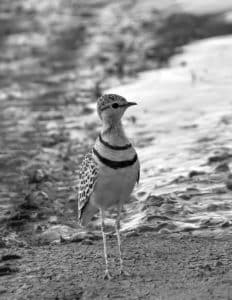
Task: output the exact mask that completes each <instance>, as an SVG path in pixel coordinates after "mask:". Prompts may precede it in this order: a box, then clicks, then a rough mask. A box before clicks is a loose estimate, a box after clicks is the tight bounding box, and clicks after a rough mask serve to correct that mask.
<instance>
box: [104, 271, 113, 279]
mask: <svg viewBox="0 0 232 300" xmlns="http://www.w3.org/2000/svg"><path fill="white" fill-rule="evenodd" d="M103 279H104V280H111V279H112V276H111V275H110V272H109V270H105V274H104V277H103Z"/></svg>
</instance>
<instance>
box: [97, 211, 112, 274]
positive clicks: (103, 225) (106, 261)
mask: <svg viewBox="0 0 232 300" xmlns="http://www.w3.org/2000/svg"><path fill="white" fill-rule="evenodd" d="M100 214H101V232H102V239H103V247H104V257H105V267H106V269H105V275H104V279H111V276H110V273H109V264H108V256H107V247H106V235H105V224H104V212H103V210H102V209H100Z"/></svg>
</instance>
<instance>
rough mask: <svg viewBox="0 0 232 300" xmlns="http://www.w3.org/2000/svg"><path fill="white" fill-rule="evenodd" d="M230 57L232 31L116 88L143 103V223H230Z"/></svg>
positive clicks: (139, 121)
mask: <svg viewBox="0 0 232 300" xmlns="http://www.w3.org/2000/svg"><path fill="white" fill-rule="evenodd" d="M231 60H232V36H226V37H220V38H211V39H208V40H203V41H201V42H195V43H193V44H191V45H189V46H186V47H185V53H184V54H182V55H179V56H176V57H174V58H173V60H172V62H171V68H168V69H162V70H156V71H151V72H145V73H143V74H141V75H140V78H139V79H138V80H137V81H136V82H135V83H133V84H129V85H125V86H121V87H118V88H114V89H111V90H110V91H111V92H115V93H119V94H122V95H125V96H126V97H127V98H128V99H129V100H133V101H135V100H136V101H137V102H138V103H139V105H138V106H137V108H136V110H134V111H133V112H132V111H130V112H128V117H129V118H131V117H132V116H133V118H134V119H136V126H129V124H128V131H129V132H130V135H131V136H132V137H133V138H134V141H135V144H137V147H138V152H139V157H140V160H141V165H142V176H141V186H140V187H139V188H138V191H137V195H138V198H140V197H139V195H140V194H142V195H143V197H142V200H141V201H139V203H138V207H139V208H138V210H141V211H142V212H141V214H138V216H137V217H138V218H139V219H140V222H142V224H143V225H142V226H144V223H145V224H147V225H149V226H151V228H153V227H154V228H157V231H160V230H161V232H163V231H165V230H167V232H169V231H179V230H181V231H182V230H184V231H192V230H194V229H202V230H203V229H204V230H205V229H210V230H211V231H213V230H214V229H220V228H222V227H223V228H228V227H229V226H230V224H231V221H232V213H231V209H232V202H231V197H232V194H231V191H230V190H228V189H227V188H226V183H227V181H228V174H229V173H230V168H231V162H232V160H231V153H232V146H231V145H232V143H231V142H232V138H231V130H232V121H231V120H232V113H231V108H232V99H231V97H230V95H231V92H232V90H231V89H232V74H231V64H230V62H231ZM141 110H142V114H141ZM222 163H224V164H225V165H223V166H222V168H221V169H220V168H218V169H216V167H217V166H218V165H221V164H222ZM223 167H224V168H223ZM142 192H143V193H142ZM149 195H150V196H149ZM147 196H149V197H148V198H147ZM133 210H134V208H133ZM144 212H145V213H144ZM163 217H165V220H164V221H161V220H162V218H163ZM133 222H135V221H134V220H133ZM149 226H148V228H147V230H149ZM128 227H131V225H130V223H128V224H125V227H124V228H125V229H126V228H128ZM150 230H151V229H150Z"/></svg>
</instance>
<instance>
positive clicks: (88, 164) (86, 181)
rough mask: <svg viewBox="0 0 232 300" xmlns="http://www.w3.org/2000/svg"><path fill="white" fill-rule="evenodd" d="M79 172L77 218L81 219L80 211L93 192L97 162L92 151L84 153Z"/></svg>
mask: <svg viewBox="0 0 232 300" xmlns="http://www.w3.org/2000/svg"><path fill="white" fill-rule="evenodd" d="M79 174H80V177H79V186H78V218H79V220H80V221H81V216H82V212H83V210H84V208H85V206H86V205H87V204H88V201H89V198H90V196H91V194H92V193H93V189H94V185H95V183H96V180H97V174H98V164H97V163H96V162H95V160H94V159H93V156H92V152H89V153H87V154H86V155H85V157H84V159H83V161H82V164H81V166H80V171H79Z"/></svg>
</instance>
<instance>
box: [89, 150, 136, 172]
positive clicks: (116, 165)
mask: <svg viewBox="0 0 232 300" xmlns="http://www.w3.org/2000/svg"><path fill="white" fill-rule="evenodd" d="M93 153H94V154H95V155H96V156H97V158H98V159H99V160H100V161H101V162H102V163H103V164H104V165H106V166H107V167H110V168H112V169H121V168H126V167H129V166H132V165H133V164H134V163H135V162H136V161H137V159H138V157H137V154H135V156H134V157H133V158H132V159H130V160H122V161H116V160H110V159H108V158H105V157H103V156H101V154H100V153H98V151H97V150H96V149H95V148H93Z"/></svg>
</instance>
